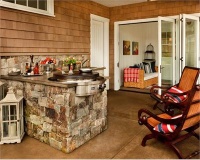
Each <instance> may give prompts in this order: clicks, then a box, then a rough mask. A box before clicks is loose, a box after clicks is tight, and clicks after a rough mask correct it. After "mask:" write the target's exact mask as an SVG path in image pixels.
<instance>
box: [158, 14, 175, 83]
mask: <svg viewBox="0 0 200 160" xmlns="http://www.w3.org/2000/svg"><path fill="white" fill-rule="evenodd" d="M174 68H175V19H172V18H166V17H158V73H159V76H158V85H159V86H162V85H173V84H174V83H175V69H174Z"/></svg>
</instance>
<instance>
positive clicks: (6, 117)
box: [2, 105, 9, 121]
mask: <svg viewBox="0 0 200 160" xmlns="http://www.w3.org/2000/svg"><path fill="white" fill-rule="evenodd" d="M2 117H3V121H8V120H9V106H8V105H3V106H2Z"/></svg>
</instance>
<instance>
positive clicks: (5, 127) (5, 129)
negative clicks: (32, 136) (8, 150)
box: [3, 122, 9, 137]
mask: <svg viewBox="0 0 200 160" xmlns="http://www.w3.org/2000/svg"><path fill="white" fill-rule="evenodd" d="M8 124H9V122H3V137H8V136H9V135H8Z"/></svg>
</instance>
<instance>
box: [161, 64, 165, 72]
mask: <svg viewBox="0 0 200 160" xmlns="http://www.w3.org/2000/svg"><path fill="white" fill-rule="evenodd" d="M163 68H165V67H162V66H161V65H160V73H161V70H162V69H163Z"/></svg>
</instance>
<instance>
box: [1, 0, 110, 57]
mask: <svg viewBox="0 0 200 160" xmlns="http://www.w3.org/2000/svg"><path fill="white" fill-rule="evenodd" d="M54 7H55V17H49V16H43V15H39V14H33V13H29V12H23V11H18V10H14V9H8V8H3V7H1V10H0V21H1V25H0V42H1V45H0V46H1V47H0V53H1V55H2V56H10V55H27V54H28V55H30V54H33V55H41V54H42V55H44V54H45V55H55V54H74V53H75V54H90V14H91V13H92V14H96V15H99V16H103V17H106V18H109V8H107V7H105V6H102V5H99V4H97V3H94V2H90V1H88V0H85V1H73V2H72V1H71V0H65V1H61V0H55V5H54Z"/></svg>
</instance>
